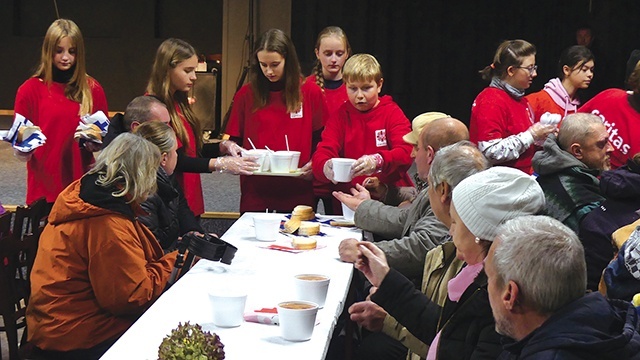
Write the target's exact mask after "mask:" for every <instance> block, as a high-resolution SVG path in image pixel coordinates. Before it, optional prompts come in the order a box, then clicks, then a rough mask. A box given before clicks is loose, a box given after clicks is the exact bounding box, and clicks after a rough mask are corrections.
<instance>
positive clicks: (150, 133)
mask: <svg viewBox="0 0 640 360" xmlns="http://www.w3.org/2000/svg"><path fill="white" fill-rule="evenodd" d="M134 133H135V134H137V135H140V136H142V137H143V138H145V139H147V140H149V141H151V142H152V143H153V144H154V145H156V146H157V147H158V149H160V153H161V155H160V156H161V160H160V167H159V168H158V173H157V178H158V191H157V192H156V193H155V194H153V195H151V196H149V198H148V199H147V200H146V201H145V202H143V203H142V204H140V206H142V208H143V209H144V210H145V212H146V213H147V215H143V216H140V217H139V219H140V221H141V222H142V223H143V224H145V225H146V226H147V227H148V228H149V229H150V230H151V232H153V234H154V235H155V236H156V239H157V240H158V242H159V243H160V246H162V248H163V249H165V250H175V247H176V245H177V242H178V238H179V237H180V236H182V235H184V234H186V233H187V232H189V231H198V232H200V233H204V230H203V229H202V226H201V225H200V222H199V221H198V219H197V218H196V217H195V215H193V212H192V211H191V209H190V208H189V204H188V203H187V199H185V197H184V193H183V192H182V188H180V185H179V184H178V181H177V180H176V179H175V177H174V176H173V172H174V171H175V169H176V164H177V162H178V154H177V152H176V150H177V148H178V140H177V139H176V134H175V132H174V131H173V129H171V127H170V126H168V125H167V124H164V123H162V122H160V121H147V122H144V123H142V124H141V125H139V126H138V127H136V129H135V130H134Z"/></svg>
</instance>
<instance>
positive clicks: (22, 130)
mask: <svg viewBox="0 0 640 360" xmlns="http://www.w3.org/2000/svg"><path fill="white" fill-rule="evenodd" d="M36 131H42V130H41V129H40V127H39V126H20V127H19V128H18V143H21V142H23V141H24V140H25V139H28V138H29V136H31V135H33V133H34V132H36Z"/></svg>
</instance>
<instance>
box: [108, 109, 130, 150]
mask: <svg viewBox="0 0 640 360" xmlns="http://www.w3.org/2000/svg"><path fill="white" fill-rule="evenodd" d="M127 131H128V130H127V129H125V127H124V114H122V113H117V114H115V115H113V117H112V118H111V120H110V121H109V128H108V129H107V135H105V136H104V138H103V139H102V148H103V149H104V148H105V147H107V145H109V144H110V143H111V142H112V141H113V139H115V138H116V136H118V135H120V134H122V133H125V132H127Z"/></svg>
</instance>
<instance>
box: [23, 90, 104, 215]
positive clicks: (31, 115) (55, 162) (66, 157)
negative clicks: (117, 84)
mask: <svg viewBox="0 0 640 360" xmlns="http://www.w3.org/2000/svg"><path fill="white" fill-rule="evenodd" d="M88 82H89V85H90V88H91V96H92V97H93V108H92V109H91V114H93V113H95V112H96V111H99V110H101V111H102V112H104V114H105V115H106V116H108V115H109V111H108V109H107V98H106V96H105V94H104V90H103V89H102V86H100V84H99V83H98V82H97V81H96V80H95V79H93V78H89V79H88ZM65 87H66V84H62V83H57V82H52V83H51V85H50V86H47V84H46V83H45V82H44V81H43V80H42V79H40V78H35V77H33V78H30V79H28V80H27V81H25V82H24V83H23V84H22V85H21V86H20V88H18V92H17V94H16V102H15V105H14V111H15V112H16V113H18V114H20V115H22V116H24V117H25V118H27V119H28V120H30V121H31V122H32V123H33V124H34V125H36V126H39V127H40V128H41V129H42V133H43V134H44V135H45V136H46V137H47V141H46V142H45V144H44V145H43V146H41V147H39V148H37V149H36V150H35V151H34V152H33V156H32V157H31V160H29V161H28V162H27V199H26V200H27V204H30V203H32V202H33V201H35V200H37V199H38V198H40V197H43V196H44V197H46V199H47V202H54V201H55V200H56V198H57V197H58V194H60V192H62V190H64V188H66V187H67V186H68V185H69V184H71V183H72V182H73V181H74V180H77V179H79V178H81V177H82V175H84V173H85V172H87V171H88V170H89V168H90V165H91V164H92V163H93V154H92V153H91V152H90V151H87V150H85V149H84V148H80V146H78V143H77V142H76V141H75V140H74V139H73V134H74V133H75V131H76V128H77V127H78V123H79V122H80V116H79V114H78V113H79V111H80V103H77V102H75V101H73V100H69V99H68V98H67V97H66V96H65V95H64V89H65ZM83 115H85V114H83Z"/></svg>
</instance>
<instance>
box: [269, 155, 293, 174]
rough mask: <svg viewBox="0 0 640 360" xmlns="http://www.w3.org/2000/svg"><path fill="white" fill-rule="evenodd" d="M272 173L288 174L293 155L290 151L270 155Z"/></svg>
mask: <svg viewBox="0 0 640 360" xmlns="http://www.w3.org/2000/svg"><path fill="white" fill-rule="evenodd" d="M269 158H270V159H269V160H270V165H271V172H272V173H288V172H289V168H290V167H291V159H292V158H293V154H292V153H291V152H290V151H276V152H274V153H271V154H269Z"/></svg>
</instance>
